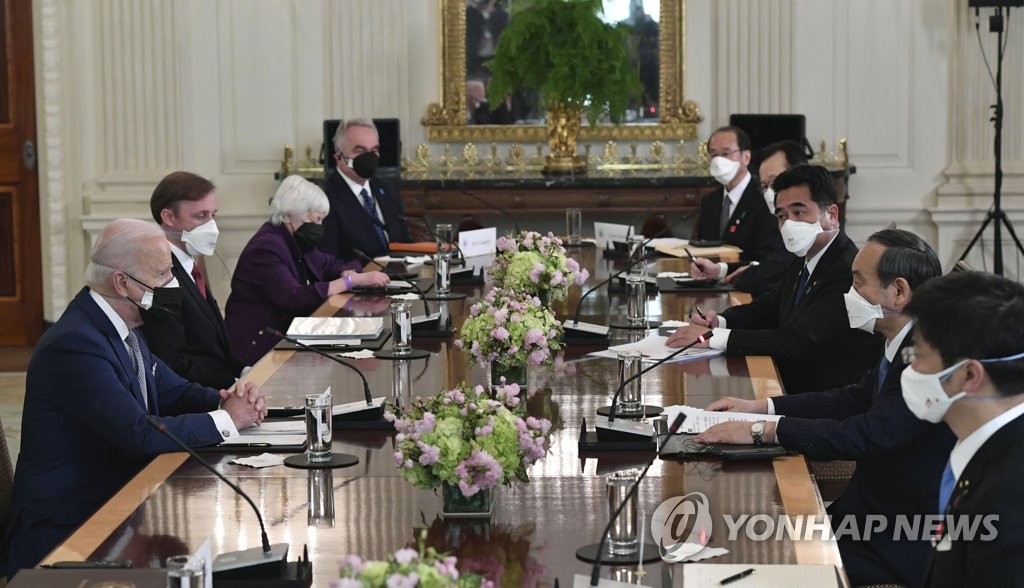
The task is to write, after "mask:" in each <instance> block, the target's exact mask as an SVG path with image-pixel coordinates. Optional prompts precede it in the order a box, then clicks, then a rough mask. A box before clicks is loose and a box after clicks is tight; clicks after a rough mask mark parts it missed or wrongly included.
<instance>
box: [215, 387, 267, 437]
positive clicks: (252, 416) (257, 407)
mask: <svg viewBox="0 0 1024 588" xmlns="http://www.w3.org/2000/svg"><path fill="white" fill-rule="evenodd" d="M220 407H221V409H223V410H225V411H227V413H228V416H230V417H231V422H233V423H234V424H235V428H236V429H238V430H242V429H248V428H249V427H252V426H255V425H259V424H260V423H262V422H263V419H265V418H267V399H266V397H265V396H264V395H263V391H262V390H260V388H259V386H257V385H256V384H254V383H253V382H238V383H236V384H235V385H234V386H232V387H230V388H228V389H227V390H221V391H220Z"/></svg>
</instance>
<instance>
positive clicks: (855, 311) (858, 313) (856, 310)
mask: <svg viewBox="0 0 1024 588" xmlns="http://www.w3.org/2000/svg"><path fill="white" fill-rule="evenodd" d="M843 302H845V303H846V316H847V317H848V318H849V319H850V328H851V329H861V330H863V331H867V332H869V333H873V332H875V321H876V320H878V319H880V318H884V317H885V312H884V311H883V310H882V305H881V304H871V303H870V302H868V300H867V298H864V297H863V296H861V295H860V292H858V291H857V289H856V288H854V287H853V286H850V291H849V292H847V293H846V294H843Z"/></svg>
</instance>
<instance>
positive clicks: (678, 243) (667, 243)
mask: <svg viewBox="0 0 1024 588" xmlns="http://www.w3.org/2000/svg"><path fill="white" fill-rule="evenodd" d="M689 244H690V242H689V241H688V240H687V239H679V238H677V237H657V238H655V239H651V241H650V242H649V243H647V247H650V248H652V249H654V248H656V247H657V246H658V245H662V246H664V247H686V246H687V245H689Z"/></svg>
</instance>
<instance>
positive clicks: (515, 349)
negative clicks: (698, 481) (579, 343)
mask: <svg viewBox="0 0 1024 588" xmlns="http://www.w3.org/2000/svg"><path fill="white" fill-rule="evenodd" d="M563 332H564V331H563V329H562V323H560V322H558V320H556V319H555V315H554V314H553V313H552V312H551V311H550V310H549V309H547V308H545V307H543V306H542V305H541V303H540V300H539V299H538V298H537V297H535V296H532V295H530V294H528V293H526V292H518V291H514V290H510V289H507V288H506V289H501V290H499V289H497V288H495V289H493V290H491V291H490V292H488V293H487V294H486V295H485V296H484V297H483V298H482V299H480V300H477V302H476V303H475V304H473V305H472V306H470V307H469V316H468V317H466V321H465V322H464V323H462V328H461V329H460V330H459V339H456V340H455V347H457V348H458V349H466V348H467V346H468V349H469V353H470V355H471V357H472V360H473V361H474V363H480V364H493V363H494V362H498V363H499V364H501V365H503V366H506V367H513V366H524V365H526V364H527V363H529V364H530V365H547V364H549V363H551V360H552V353H553V352H554V351H558V350H559V349H561V348H562V347H563V345H562V343H561V342H560V341H559V338H560V337H561V336H562V333H563Z"/></svg>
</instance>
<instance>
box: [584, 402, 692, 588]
mask: <svg viewBox="0 0 1024 588" xmlns="http://www.w3.org/2000/svg"><path fill="white" fill-rule="evenodd" d="M685 420H686V415H685V414H682V413H680V414H679V415H677V416H676V418H675V420H674V421H672V424H671V425H670V426H669V428H668V432H667V433H664V435H663V436H664V437H666V440H667V439H668V438H669V437H672V436H674V435H678V434H679V430H680V429H681V428H682V426H683V421H685ZM661 436H662V435H659V437H661ZM659 447H660V445H659ZM657 459H658V451H655V452H654V455H653V456H651V459H650V461H648V462H647V465H646V466H645V467H644V470H643V471H642V472H640V475H639V476H638V477H637V479H636V482H633V485H632V486H631V487H630V488H629V492H628V493H626V498H624V499H623V500H622V502H620V503H619V506H618V507H617V508H616V509H615V512H613V513H612V516H611V518H610V519H608V524H607V525H605V527H604V531H602V532H601V541H600V542H599V543H598V544H597V554H596V556H595V557H594V567H593V568H591V571H590V585H591V586H598V585H599V584H600V582H601V560H602V559H604V546H605V542H606V541H607V540H608V534H609V533H611V530H612V525H613V524H615V519H617V518H619V515H620V514H622V509H623V508H625V507H626V504H628V503H629V501H630V499H631V498H633V497H635V496H636V491H637V488H639V487H640V482H643V480H644V477H646V476H647V471H648V470H650V469H651V466H652V465H654V462H655V460H657ZM643 540H644V539H643V538H642V537H641V538H640V541H641V542H642V541H643ZM584 549H586V548H584Z"/></svg>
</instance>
